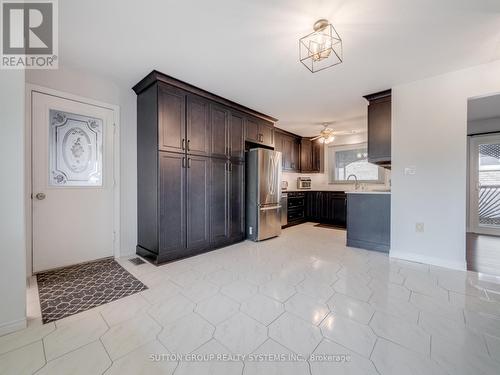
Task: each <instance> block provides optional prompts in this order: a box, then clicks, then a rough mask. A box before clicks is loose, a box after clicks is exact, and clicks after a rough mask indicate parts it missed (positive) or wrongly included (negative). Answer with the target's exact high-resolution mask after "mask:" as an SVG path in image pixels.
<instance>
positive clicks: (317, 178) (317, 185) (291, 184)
mask: <svg viewBox="0 0 500 375" xmlns="http://www.w3.org/2000/svg"><path fill="white" fill-rule="evenodd" d="M390 175H391V173H390V171H388V170H386V173H385V184H365V183H361V186H362V187H364V190H366V191H371V190H382V189H390V188H391V186H390ZM304 176H307V177H311V182H312V190H332V191H335V190H337V191H346V190H354V183H349V184H329V183H328V173H289V172H283V175H282V178H283V180H284V181H287V182H288V190H290V191H293V190H297V178H298V177H304ZM360 189H361V188H360Z"/></svg>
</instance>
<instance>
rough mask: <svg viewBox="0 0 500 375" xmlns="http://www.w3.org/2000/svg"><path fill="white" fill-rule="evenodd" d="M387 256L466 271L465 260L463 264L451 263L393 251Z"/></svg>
mask: <svg viewBox="0 0 500 375" xmlns="http://www.w3.org/2000/svg"><path fill="white" fill-rule="evenodd" d="M389 256H390V257H391V258H397V259H403V260H408V261H410V262H418V263H425V264H431V265H433V266H438V267H444V268H451V269H454V270H459V271H466V270H467V264H466V262H465V260H464V261H463V262H453V261H451V262H450V261H447V260H443V259H441V258H435V257H429V256H423V255H420V254H415V253H406V252H403V251H393V250H391V251H390V253H389Z"/></svg>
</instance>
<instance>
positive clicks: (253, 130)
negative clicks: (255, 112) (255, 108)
mask: <svg viewBox="0 0 500 375" xmlns="http://www.w3.org/2000/svg"><path fill="white" fill-rule="evenodd" d="M260 138H261V137H260V133H259V121H258V120H257V119H254V118H251V117H247V118H246V119H245V140H247V141H249V142H255V143H258V142H260Z"/></svg>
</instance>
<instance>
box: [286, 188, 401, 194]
mask: <svg viewBox="0 0 500 375" xmlns="http://www.w3.org/2000/svg"><path fill="white" fill-rule="evenodd" d="M306 191H325V192H339V191H340V192H344V193H346V194H391V192H390V191H369V190H363V191H355V190H327V189H300V190H298V189H287V190H282V191H281V192H282V193H298V192H302V193H303V192H306Z"/></svg>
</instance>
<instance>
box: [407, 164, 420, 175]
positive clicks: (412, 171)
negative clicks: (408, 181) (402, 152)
mask: <svg viewBox="0 0 500 375" xmlns="http://www.w3.org/2000/svg"><path fill="white" fill-rule="evenodd" d="M415 174H417V167H415V166H414V165H412V166H410V167H405V175H407V176H413V175H415Z"/></svg>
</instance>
